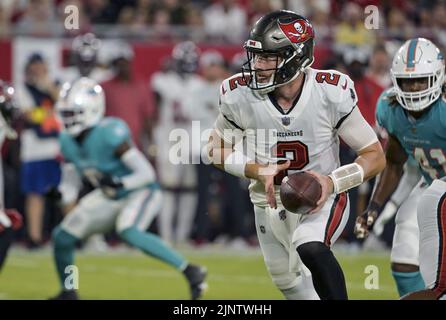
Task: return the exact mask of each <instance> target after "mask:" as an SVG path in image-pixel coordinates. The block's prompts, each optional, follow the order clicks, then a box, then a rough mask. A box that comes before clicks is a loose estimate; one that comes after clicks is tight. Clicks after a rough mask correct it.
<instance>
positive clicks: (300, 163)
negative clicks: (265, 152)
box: [272, 140, 310, 185]
mask: <svg viewBox="0 0 446 320" xmlns="http://www.w3.org/2000/svg"><path fill="white" fill-rule="evenodd" d="M272 156H273V157H277V158H282V159H285V158H286V159H288V160H290V167H289V168H288V170H300V169H302V168H303V167H305V166H306V165H307V164H308V163H309V162H310V159H309V156H308V147H307V145H306V144H305V143H302V142H300V141H298V140H297V141H279V142H277V143H276V144H275V145H274V146H273V147H272ZM288 170H283V171H281V172H279V173H278V174H277V175H276V176H275V177H274V184H275V185H280V184H281V183H282V179H283V178H285V176H287V175H288Z"/></svg>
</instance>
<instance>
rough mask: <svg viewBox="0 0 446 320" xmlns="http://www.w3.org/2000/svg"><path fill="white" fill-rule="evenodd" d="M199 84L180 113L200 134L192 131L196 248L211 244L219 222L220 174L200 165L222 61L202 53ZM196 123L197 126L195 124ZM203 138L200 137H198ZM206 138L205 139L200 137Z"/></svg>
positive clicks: (224, 74)
mask: <svg viewBox="0 0 446 320" xmlns="http://www.w3.org/2000/svg"><path fill="white" fill-rule="evenodd" d="M199 61H200V62H199V66H200V73H201V80H202V81H200V83H199V85H197V86H195V87H194V88H193V89H192V90H191V91H190V93H189V94H187V95H186V96H185V97H184V99H185V103H184V110H185V114H186V115H187V117H188V119H190V120H191V121H196V122H195V125H197V123H198V124H199V126H200V130H194V131H193V132H194V133H195V134H196V136H192V139H193V141H201V143H195V144H193V145H192V148H193V149H192V157H194V158H195V160H196V161H195V162H194V163H198V164H197V165H196V174H197V188H198V205H197V210H196V216H195V222H196V223H195V225H194V227H195V228H194V229H193V238H194V240H195V241H196V243H197V244H202V243H204V242H207V241H209V240H211V237H212V232H213V230H212V229H213V227H215V226H214V225H215V224H216V220H218V218H219V216H218V215H219V208H218V201H217V198H218V190H219V184H220V183H221V171H220V170H218V169H217V168H215V167H214V166H211V165H208V164H205V162H202V161H201V156H202V155H201V151H202V150H203V147H204V146H205V145H206V143H207V141H208V140H209V133H210V130H211V129H212V127H213V125H214V121H215V118H216V117H217V115H218V96H219V89H220V84H221V82H222V81H223V79H225V78H226V77H227V71H226V68H225V60H224V58H223V56H222V55H221V54H220V53H219V52H218V51H215V50H209V51H205V52H203V53H202V54H201V56H200V60H199ZM198 121H199V122H198ZM202 135H203V136H202ZM204 135H207V136H204Z"/></svg>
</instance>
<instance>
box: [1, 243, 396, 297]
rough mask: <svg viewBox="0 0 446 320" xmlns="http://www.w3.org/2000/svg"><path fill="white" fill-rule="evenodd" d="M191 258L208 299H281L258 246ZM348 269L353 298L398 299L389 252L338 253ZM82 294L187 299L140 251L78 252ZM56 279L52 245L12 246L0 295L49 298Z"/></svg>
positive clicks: (182, 285)
mask: <svg viewBox="0 0 446 320" xmlns="http://www.w3.org/2000/svg"><path fill="white" fill-rule="evenodd" d="M181 251H182V253H184V255H185V256H187V257H188V258H189V259H190V261H193V262H195V263H200V264H203V265H205V266H207V268H208V270H209V276H208V284H209V289H208V291H207V292H206V293H205V295H204V297H203V298H204V299H223V300H227V299H231V300H232V299H234V300H239V299H262V300H263V299H266V300H273V299H283V297H282V295H281V293H280V292H279V291H278V290H277V289H276V288H275V287H274V285H273V284H272V282H271V280H270V278H269V275H268V274H267V271H266V269H265V266H264V263H263V259H262V256H261V253H260V251H256V250H254V251H247V252H231V251H227V250H195V251H194V250H181ZM337 256H338V258H339V260H340V263H341V265H342V267H343V269H344V272H345V277H346V280H347V287H348V291H349V297H350V299H397V298H398V295H397V292H396V289H395V286H394V283H393V280H392V277H391V274H390V271H389V255H388V254H387V253H382V254H376V255H375V254H374V255H370V254H369V255H365V254H362V253H359V254H355V255H343V254H337ZM76 265H77V266H78V268H79V293H80V295H81V298H82V299H151V300H157V299H158V300H164V299H169V300H176V299H188V298H189V295H188V288H187V283H186V281H185V280H184V279H183V277H182V276H181V275H180V274H179V273H178V272H176V271H175V270H173V269H172V268H170V267H169V266H166V265H164V264H162V263H160V262H158V261H156V260H154V259H151V258H147V257H146V256H144V255H142V254H140V253H138V252H133V251H130V252H125V253H123V252H112V253H110V254H101V255H98V254H96V255H94V254H88V253H78V255H77V258H76ZM367 265H375V266H377V267H378V270H379V289H378V290H376V289H372V290H366V289H365V286H364V281H365V279H366V277H367V276H368V274H366V273H365V268H366V266H367ZM57 291H58V283H57V279H56V273H55V269H54V266H53V261H52V256H51V254H50V251H49V250H46V251H44V252H37V253H30V252H27V251H23V250H20V249H14V250H11V252H10V255H9V257H8V260H7V262H6V265H5V266H4V269H3V271H2V273H1V275H0V299H46V298H48V297H49V296H52V295H54V294H56V293H57Z"/></svg>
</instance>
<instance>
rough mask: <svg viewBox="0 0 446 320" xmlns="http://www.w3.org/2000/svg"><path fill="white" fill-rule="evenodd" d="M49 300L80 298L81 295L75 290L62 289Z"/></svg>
mask: <svg viewBox="0 0 446 320" xmlns="http://www.w3.org/2000/svg"><path fill="white" fill-rule="evenodd" d="M48 300H79V296H78V294H77V292H76V291H75V290H62V291H61V292H60V293H59V294H58V295H57V296H54V297H51V298H49V299H48Z"/></svg>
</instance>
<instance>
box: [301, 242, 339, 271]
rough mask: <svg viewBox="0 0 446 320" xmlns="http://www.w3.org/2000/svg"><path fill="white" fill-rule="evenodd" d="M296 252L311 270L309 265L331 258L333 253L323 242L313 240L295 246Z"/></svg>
mask: <svg viewBox="0 0 446 320" xmlns="http://www.w3.org/2000/svg"><path fill="white" fill-rule="evenodd" d="M297 253H298V254H299V257H300V259H301V260H302V262H303V263H304V264H305V265H306V266H307V268H309V269H310V270H311V267H312V266H314V265H316V264H318V263H324V261H327V260H328V259H331V258H332V256H333V253H332V252H331V250H330V248H329V247H327V246H326V245H325V244H324V243H322V242H318V241H313V242H307V243H304V244H301V245H300V246H299V247H297Z"/></svg>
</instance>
